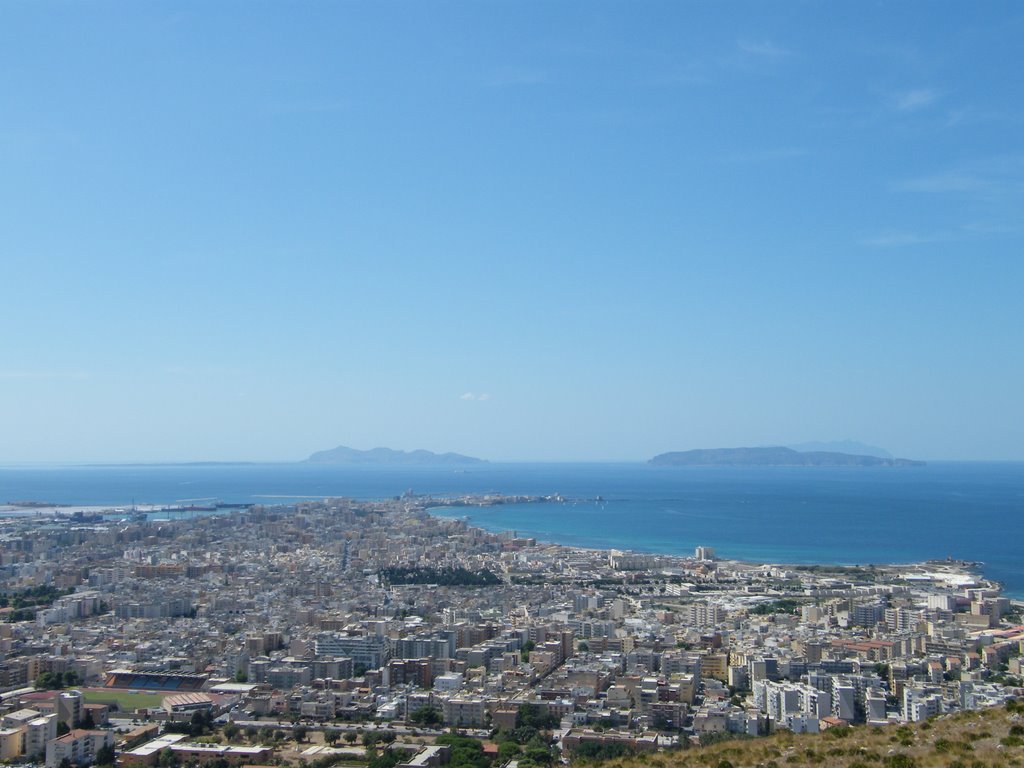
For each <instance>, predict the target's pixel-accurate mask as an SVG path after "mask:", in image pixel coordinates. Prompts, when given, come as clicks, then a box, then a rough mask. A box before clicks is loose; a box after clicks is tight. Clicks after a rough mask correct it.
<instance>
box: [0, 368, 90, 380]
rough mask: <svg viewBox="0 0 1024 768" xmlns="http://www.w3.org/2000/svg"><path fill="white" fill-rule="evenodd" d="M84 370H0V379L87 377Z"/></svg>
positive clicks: (72, 378)
mask: <svg viewBox="0 0 1024 768" xmlns="http://www.w3.org/2000/svg"><path fill="white" fill-rule="evenodd" d="M88 378H89V374H88V373H86V372H84V371H26V370H22V371H0V381H57V380H80V379H88Z"/></svg>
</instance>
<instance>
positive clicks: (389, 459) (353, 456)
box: [306, 445, 487, 466]
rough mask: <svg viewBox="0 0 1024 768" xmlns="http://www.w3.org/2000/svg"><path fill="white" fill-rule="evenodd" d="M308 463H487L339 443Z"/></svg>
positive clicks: (418, 452) (469, 458)
mask: <svg viewBox="0 0 1024 768" xmlns="http://www.w3.org/2000/svg"><path fill="white" fill-rule="evenodd" d="M306 463H307V464H395V465H405V466H408V465H420V466H426V465H448V464H452V465H457V464H486V463H487V462H486V461H484V460H483V459H475V458H473V457H472V456H463V455H462V454H460V453H434V452H433V451H424V450H418V451H396V450H393V449H391V448H373V449H372V450H369V451H360V450H358V449H357V448H348V447H347V446H344V445H339V446H338V447H337V448H331V449H330V450H328V451H317V452H316V453H314V454H313V455H312V456H310V457H309V458H308V459H306Z"/></svg>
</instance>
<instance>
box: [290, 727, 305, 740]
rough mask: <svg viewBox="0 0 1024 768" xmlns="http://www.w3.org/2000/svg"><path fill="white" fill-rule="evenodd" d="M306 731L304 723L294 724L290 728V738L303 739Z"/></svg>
mask: <svg viewBox="0 0 1024 768" xmlns="http://www.w3.org/2000/svg"><path fill="white" fill-rule="evenodd" d="M306 733H307V730H306V726H304V725H296V726H295V727H294V728H292V738H293V739H295V740H296V741H305V740H306Z"/></svg>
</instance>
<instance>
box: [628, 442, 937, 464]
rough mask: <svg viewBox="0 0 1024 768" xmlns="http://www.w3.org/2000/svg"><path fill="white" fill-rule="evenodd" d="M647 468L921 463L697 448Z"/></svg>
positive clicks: (775, 450)
mask: <svg viewBox="0 0 1024 768" xmlns="http://www.w3.org/2000/svg"><path fill="white" fill-rule="evenodd" d="M648 464H654V465H657V466H665V467H714V466H722V467H911V466H915V467H916V466H924V462H923V461H912V460H910V459H886V458H882V457H880V456H862V455H858V454H852V453H836V452H832V451H794V450H793V449H792V448H783V447H781V446H780V447H777V448H698V449H696V450H693V451H675V452H672V453H662V454H659V455H658V456H655V457H654V458H653V459H651V460H650V461H649V462H648Z"/></svg>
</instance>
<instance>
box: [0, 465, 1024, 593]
mask: <svg viewBox="0 0 1024 768" xmlns="http://www.w3.org/2000/svg"><path fill="white" fill-rule="evenodd" d="M407 491H412V492H413V493H418V494H429V495H433V496H459V495H464V494H486V493H498V494H504V495H528V496H547V495H555V494H557V495H559V496H561V497H562V498H563V499H564V500H563V501H558V502H545V503H530V504H507V505H499V506H492V507H448V508H445V507H437V508H434V509H432V512H433V514H436V515H439V516H443V517H451V518H458V519H466V520H467V521H468V522H469V523H470V524H471V525H476V526H480V527H482V528H485V529H487V530H489V531H496V532H504V531H515V532H516V533H517V534H518V535H519V536H524V537H533V538H536V539H538V540H541V541H548V542H554V543H558V544H566V545H571V546H580V547H592V548H602V549H610V548H617V549H632V550H638V551H648V552H659V553H667V554H690V553H692V552H693V550H694V548H695V547H697V546H708V547H713V548H714V549H715V550H716V551H717V553H718V554H719V556H721V557H725V558H729V559H736V560H747V561H756V562H766V563H767V562H770V563H794V564H812V563H825V564H843V565H865V564H869V563H910V562H920V561H923V560H929V559H945V558H954V559H960V560H970V561H976V562H979V563H982V565H981V570H982V572H983V573H984V574H985V576H987V577H989V578H992V579H996V580H997V581H999V582H1001V583H1002V584H1003V587H1004V590H1005V592H1006V594H1008V595H1010V596H1011V597H1015V598H1024V463H997V462H977V463H963V462H934V463H929V464H928V465H927V466H923V467H881V468H871V467H765V468H748V467H653V466H649V465H646V464H639V463H637V464H625V463H624V464H527V463H522V464H518V463H517V464H511V463H510V464H491V463H488V464H479V465H465V466H460V467H457V468H455V467H451V466H445V467H440V466H422V467H403V466H328V465H317V464H211V465H206V464H184V465H183V464H169V465H123V466H113V465H104V466H14V467H0V504H3V503H4V502H11V501H26V500H31V501H39V502H50V503H56V504H71V505H83V506H84V505H90V506H92V505H111V506H121V507H128V506H130V505H132V504H157V505H175V504H178V505H181V504H186V505H187V504H204V503H208V502H210V501H213V500H218V501H222V502H225V503H260V504H289V503H293V502H295V501H300V500H304V499H316V498H322V497H327V496H347V497H351V498H356V499H377V498H387V497H394V496H398V495H400V494H402V493H405V492H407ZM0 514H2V512H0ZM160 514H162V516H167V513H160Z"/></svg>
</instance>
